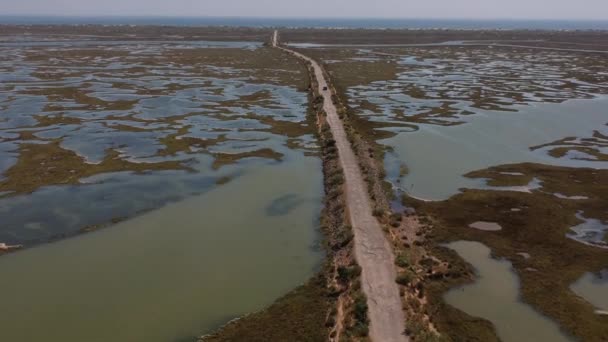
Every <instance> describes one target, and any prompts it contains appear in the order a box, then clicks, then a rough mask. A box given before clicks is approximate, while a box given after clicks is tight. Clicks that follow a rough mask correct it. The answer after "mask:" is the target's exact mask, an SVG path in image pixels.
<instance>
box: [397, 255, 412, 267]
mask: <svg viewBox="0 0 608 342" xmlns="http://www.w3.org/2000/svg"><path fill="white" fill-rule="evenodd" d="M395 264H396V265H397V266H399V267H403V268H406V267H408V266H410V261H409V259H408V258H407V256H406V255H405V254H399V255H398V256H397V257H396V258H395Z"/></svg>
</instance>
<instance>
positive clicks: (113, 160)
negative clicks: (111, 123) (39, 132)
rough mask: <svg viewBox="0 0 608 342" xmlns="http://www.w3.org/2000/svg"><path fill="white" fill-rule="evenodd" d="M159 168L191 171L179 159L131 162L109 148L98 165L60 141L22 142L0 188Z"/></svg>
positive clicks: (18, 189)
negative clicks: (42, 142) (67, 147)
mask: <svg viewBox="0 0 608 342" xmlns="http://www.w3.org/2000/svg"><path fill="white" fill-rule="evenodd" d="M159 170H190V168H188V167H187V166H184V165H183V164H182V163H181V162H178V161H164V162H157V163H134V162H130V161H127V160H124V159H120V157H119V153H118V152H116V151H114V150H109V151H108V153H107V154H106V157H105V158H104V159H103V161H101V162H100V163H99V164H89V163H86V161H85V160H84V158H82V157H80V156H78V155H77V154H76V153H74V152H73V151H70V150H65V149H63V148H61V146H60V142H59V141H54V142H52V143H48V144H29V143H23V144H21V145H20V146H19V159H18V160H17V163H16V164H15V165H13V166H12V167H11V168H10V169H8V170H7V171H6V172H5V176H6V179H5V180H4V181H1V182H0V191H12V192H13V194H17V193H31V192H33V191H35V190H37V189H39V188H41V187H43V186H48V185H59V184H80V181H79V180H80V179H81V178H84V177H89V176H93V175H97V174H101V173H109V172H119V171H132V172H136V173H143V172H146V171H159Z"/></svg>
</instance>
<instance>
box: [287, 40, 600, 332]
mask: <svg viewBox="0 0 608 342" xmlns="http://www.w3.org/2000/svg"><path fill="white" fill-rule="evenodd" d="M311 32H312V31H307V34H313V33H311ZM381 33H385V32H381ZM381 33H370V32H368V33H367V34H368V35H370V36H374V35H376V36H377V40H376V41H374V40H372V39H363V40H364V41H363V40H361V39H359V40H357V39H358V38H354V40H349V39H348V38H346V37H343V36H342V33H337V35H336V36H335V37H333V38H331V39H330V38H327V39H323V38H319V37H320V36H314V37H313V38H311V37H312V36H310V35H309V36H308V38H311V39H310V40H308V41H306V40H305V38H303V37H306V35H305V34H303V33H298V34H296V33H293V34H292V35H291V36H289V34H290V33H286V36H288V38H291V41H292V42H294V43H305V42H314V43H316V44H301V45H300V44H294V46H295V47H296V48H297V49H299V50H300V51H303V52H304V53H306V54H308V55H311V56H314V57H315V58H316V59H318V60H320V61H321V62H322V63H323V64H324V66H325V68H326V70H327V72H328V74H329V75H330V76H331V77H332V81H333V85H334V87H335V88H336V90H337V92H338V94H339V97H340V98H341V99H342V103H344V104H345V105H346V106H347V115H348V116H349V119H350V120H352V121H353V122H355V124H356V128H357V129H358V133H359V134H361V135H362V136H363V137H365V138H366V139H368V140H369V141H372V142H373V143H374V144H376V145H377V146H378V147H379V148H381V149H383V150H384V153H383V155H382V156H381V157H380V159H379V161H380V163H382V164H383V167H384V171H385V172H384V174H385V175H386V177H385V180H386V182H387V183H388V187H387V189H389V192H390V193H389V197H392V198H394V202H403V203H395V204H394V205H393V206H392V207H393V208H397V209H394V210H402V209H401V208H403V206H405V207H406V208H409V209H408V210H410V211H411V210H412V209H414V210H415V211H416V212H417V214H418V215H419V216H420V217H421V218H422V219H423V221H424V222H425V224H426V226H428V227H429V230H428V233H425V234H424V238H425V241H424V242H423V243H422V244H423V245H424V248H425V249H426V250H427V251H429V252H430V253H432V254H435V255H436V256H437V257H438V260H439V261H445V262H448V263H449V264H452V265H466V267H465V266H462V267H465V268H468V270H469V271H463V272H460V271H459V272H455V271H454V272H448V273H447V274H448V275H450V276H452V275H457V276H456V278H451V277H447V276H444V277H441V276H437V275H436V274H432V275H429V276H428V278H427V280H426V281H425V285H424V287H425V293H426V294H428V296H429V297H428V298H429V303H428V306H427V309H426V310H425V314H427V315H428V316H429V318H428V320H430V322H432V325H433V329H437V331H439V333H440V334H441V335H443V337H446V338H449V339H452V340H463V339H465V340H479V339H480V338H482V336H485V337H484V338H487V339H490V335H491V334H490V332H489V331H488V327H490V328H489V329H490V331H491V330H494V333H495V334H497V335H494V336H497V337H495V338H500V339H503V340H518V338H517V337H514V335H510V332H509V331H506V330H504V327H506V326H509V325H510V324H512V323H513V322H511V321H510V320H509V317H508V315H505V314H506V313H507V312H508V311H509V310H511V309H515V306H520V305H524V306H526V309H525V310H526V311H528V312H529V314H531V315H533V316H535V319H537V320H538V321H539V322H540V321H543V322H548V323H547V327H552V328H548V330H547V331H549V330H552V331H551V332H549V334H553V336H557V335H559V336H561V337H560V338H561V339H566V340H568V339H582V340H586V341H587V340H588V341H601V340H602V339H603V338H604V337H605V336H607V335H608V331H607V330H606V326H607V325H606V316H603V315H600V314H598V313H597V308H596V307H597V304H593V300H592V299H590V298H597V296H598V293H602V291H603V295H605V296H608V293H606V292H605V291H606V290H605V286H604V287H602V286H579V287H576V288H577V289H578V292H576V293H575V292H574V291H572V290H571V286H572V284H574V283H576V284H580V283H581V282H584V281H586V280H585V279H586V278H583V277H584V276H585V274H587V272H591V273H593V274H595V273H596V272H600V271H602V270H604V269H605V268H606V267H607V266H608V254H607V253H606V249H605V243H606V234H605V227H606V226H608V216H606V215H607V213H608V203H607V202H606V201H605V198H608V193H607V192H606V188H605V185H606V182H605V180H606V179H608V174H607V173H606V172H607V171H608V164H607V163H606V160H607V159H606V157H607V156H608V150H607V147H608V145H607V144H606V137H607V136H608V117H607V116H606V110H605V108H606V105H607V103H608V102H607V99H608V97H606V95H607V94H608V74H607V73H606V72H605V70H606V67H607V65H606V62H607V61H608V59H606V58H605V56H606V55H605V52H602V51H599V50H602V49H605V47H604V46H603V45H602V44H601V43H600V40H599V37H602V33H597V32H596V33H582V34H581V36H580V37H579V38H580V39H578V40H577V38H576V37H577V35H576V33H564V34H563V35H562V34H557V33H555V34H553V36H552V37H551V38H549V37H546V36H545V37H544V38H543V37H542V36H543V35H544V33H538V32H531V33H529V35H528V36H527V37H526V34H525V33H523V32H509V34H508V35H509V36H510V37H508V38H506V37H502V38H501V37H500V36H501V35H502V33H497V34H496V35H492V34H486V35H485V38H486V39H484V40H483V41H480V39H482V38H481V37H482V36H483V34H482V33H481V32H477V33H471V32H464V33H462V34H461V35H460V38H458V37H459V35H458V33H455V32H445V33H444V32H435V33H436V35H435V36H433V35H432V34H431V33H428V32H422V33H421V34H420V37H415V35H414V34H413V33H411V34H409V35H408V34H407V33H406V34H403V35H402V36H398V35H397V34H396V33H394V34H393V33H392V32H388V33H387V36H386V39H383V38H381V37H380V34H381ZM299 34H302V35H301V36H298V35H299ZM472 35H473V36H474V35H477V36H478V37H473V36H472ZM591 36H593V37H595V38H591ZM328 37H329V35H328ZM366 37H367V36H366ZM408 37H409V38H408ZM442 37H444V38H442ZM447 37H449V39H447ZM603 37H605V33H603ZM288 38H285V39H288ZM317 38H318V39H317ZM360 40H361V41H360ZM516 40H520V41H519V42H517V41H516ZM532 40H534V41H532ZM557 40H561V43H557V42H556V41H557ZM576 42H579V43H581V44H582V45H585V46H579V47H578V48H576V46H575V45H577V44H575V43H576ZM478 222H491V223H493V224H495V225H496V226H493V227H498V226H499V227H501V229H492V230H489V229H486V230H480V229H472V228H471V225H474V224H475V223H478ZM461 240H466V241H476V242H480V243H483V244H484V245H485V246H487V247H488V248H489V250H490V255H491V256H492V257H497V258H503V259H504V260H505V262H510V263H511V266H510V267H507V268H509V269H510V270H509V272H511V270H512V272H514V274H513V276H514V277H515V278H514V279H515V280H513V282H514V285H513V286H514V289H515V290H514V291H515V293H514V294H512V295H510V296H512V298H514V303H516V304H514V306H510V305H504V306H501V307H499V308H494V309H495V310H496V311H493V312H489V311H487V310H486V311H484V310H477V311H476V310H470V309H471V306H470V305H468V306H465V305H459V304H458V303H462V302H463V301H464V302H467V303H468V301H467V300H466V298H467V297H466V296H468V293H469V292H468V291H467V292H464V293H462V296H461V292H459V291H458V290H453V291H450V292H449V293H450V294H449V298H450V300H449V301H448V303H447V304H446V299H444V295H445V293H446V292H447V291H449V290H450V288H452V287H453V286H463V284H465V283H467V282H477V281H479V282H480V283H479V284H477V283H475V285H471V286H477V287H479V286H481V288H483V286H484V285H483V284H484V283H485V282H487V281H492V279H490V280H487V277H488V275H487V274H484V275H482V276H483V277H484V278H483V279H481V280H477V278H476V275H479V274H480V273H479V270H477V272H476V269H477V266H476V265H481V263H485V262H488V261H485V260H482V258H481V257H480V258H478V259H479V260H474V261H475V262H473V261H469V260H468V259H467V261H468V264H467V263H464V264H463V263H462V259H461V257H465V255H464V254H463V255H462V256H461V257H459V256H458V254H457V253H454V252H453V251H452V252H447V251H446V250H445V247H443V244H445V243H461V244H462V243H464V242H458V241H461ZM405 245H406V247H405V248H406V249H407V248H408V247H407V245H408V244H407V243H406V244H405ZM564 253H567V254H568V256H567V257H565V256H564ZM469 257H470V256H469ZM465 259H466V258H465ZM455 267H456V268H458V267H460V266H455ZM452 273H453V274H452ZM421 277H422V278H425V276H424V275H421ZM489 277H492V276H491V275H490V276H489ZM457 278H460V280H458V279H457ZM580 279H582V280H580ZM587 282H588V281H587ZM549 289H550V290H549ZM584 291H587V292H588V293H587V294H586V295H583V294H582V292H584ZM480 293H481V292H480ZM496 295H499V296H500V295H501V294H500V293H498V294H496ZM503 295H505V296H506V295H507V294H506V292H505V293H504V294H503ZM459 296H461V297H459ZM480 296H482V295H481V294H480ZM586 298H587V299H586ZM489 301H491V299H490V298H489V297H487V298H485V302H489ZM479 302H480V303H483V302H484V299H479ZM522 307H523V306H522ZM494 309H492V310H494ZM501 312H502V313H501ZM488 321H491V323H492V324H490V325H488V324H487V322H488ZM492 327H494V328H492ZM496 328H497V329H496ZM519 340H520V339H519Z"/></svg>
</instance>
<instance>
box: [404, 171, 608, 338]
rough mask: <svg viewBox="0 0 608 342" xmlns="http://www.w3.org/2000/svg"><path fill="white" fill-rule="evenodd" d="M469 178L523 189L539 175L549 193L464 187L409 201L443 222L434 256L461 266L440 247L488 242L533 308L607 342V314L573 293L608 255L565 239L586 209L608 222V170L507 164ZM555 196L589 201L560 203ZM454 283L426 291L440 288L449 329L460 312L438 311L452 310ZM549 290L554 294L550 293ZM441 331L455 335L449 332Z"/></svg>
mask: <svg viewBox="0 0 608 342" xmlns="http://www.w3.org/2000/svg"><path fill="white" fill-rule="evenodd" d="M513 174H516V176H513ZM519 174H522V176H518V175H519ZM467 176H468V177H482V178H487V179H489V180H490V181H489V183H490V184H496V185H499V186H512V185H518V184H521V183H524V182H525V181H527V180H529V179H532V178H537V179H539V180H540V181H541V182H542V188H541V189H538V190H534V191H531V192H530V193H522V192H515V191H495V190H473V189H464V190H463V192H462V193H460V194H458V195H455V196H453V197H451V198H450V199H448V200H446V201H442V202H422V201H418V200H415V199H412V198H409V197H405V198H404V202H405V203H406V204H407V205H410V206H412V207H414V208H416V209H417V210H418V211H419V213H421V214H422V215H429V216H430V217H433V218H434V219H436V220H437V222H436V223H435V224H434V229H433V230H432V233H431V234H430V237H429V239H430V242H429V248H431V249H432V250H434V252H435V255H437V256H439V257H440V258H442V259H443V260H448V261H449V262H450V263H453V264H459V263H460V264H461V262H460V261H458V257H457V256H455V255H453V254H451V255H450V254H448V255H446V254H445V253H443V255H442V254H441V253H437V251H438V250H441V249H443V248H442V247H439V246H437V244H441V243H446V242H451V241H457V240H469V241H479V242H482V243H483V244H485V245H487V246H488V247H490V248H491V250H492V254H493V256H495V257H500V258H505V259H507V260H509V261H510V262H511V263H512V265H513V268H514V269H515V271H516V272H517V275H518V276H519V278H520V281H521V295H522V299H523V300H524V301H525V302H526V303H528V304H531V305H532V306H533V307H534V308H535V309H537V310H538V311H540V312H541V313H542V314H543V315H545V316H547V317H549V318H551V319H553V320H555V321H557V322H558V323H560V325H561V327H562V328H563V329H564V330H565V331H567V332H568V333H569V334H571V335H572V336H575V337H578V338H581V339H582V340H585V341H601V340H602V338H603V337H604V336H608V325H607V324H606V317H603V316H599V315H596V314H595V313H594V308H593V306H592V305H591V304H590V303H587V302H586V301H584V300H583V299H582V298H580V297H578V296H577V295H576V294H574V293H573V292H572V291H571V290H570V285H571V284H572V283H574V282H575V281H577V280H578V279H579V278H580V277H581V276H582V275H583V274H585V273H586V272H590V271H591V272H597V271H600V270H602V269H604V268H605V267H606V265H607V264H608V253H606V250H605V249H602V248H599V247H597V246H592V245H587V244H583V243H580V242H578V241H574V240H572V239H569V238H567V237H566V235H567V234H569V232H570V228H571V227H573V226H575V225H577V224H579V223H580V219H578V218H577V213H579V212H582V213H584V214H583V215H584V216H585V217H587V218H595V219H598V220H601V221H603V222H608V211H607V210H606V202H605V198H608V184H606V182H605V181H604V182H603V181H602V180H605V179H608V170H595V169H579V168H566V167H555V166H547V165H541V164H530V163H526V164H515V165H502V166H498V167H493V168H489V169H486V170H480V171H476V172H472V173H469V174H468V175H467ZM554 193H560V194H567V195H569V196H575V195H576V196H585V197H587V199H584V200H571V199H567V198H559V197H556V196H554V195H553V194H554ZM514 209H515V210H514ZM475 221H491V222H496V223H498V224H500V226H501V227H502V228H503V229H502V230H500V231H493V232H488V231H479V230H475V229H470V228H469V227H468V225H469V224H471V223H472V222H475ZM433 246H434V247H433ZM522 252H523V253H527V254H529V255H530V256H531V257H530V258H527V259H526V258H522V257H521V256H520V255H519V254H518V253H522ZM465 278H466V277H465ZM462 281H466V280H464V279H463V280H461V282H462ZM449 283H450V280H446V279H445V278H440V279H439V280H433V281H431V282H430V286H427V287H430V288H431V289H433V288H435V290H431V291H434V294H433V296H432V298H433V301H434V302H436V304H435V307H436V308H437V313H438V317H439V320H440V321H441V322H443V326H444V327H446V328H447V327H450V326H453V325H456V324H458V322H459V321H460V319H461V317H460V315H454V316H453V317H450V316H448V315H444V314H443V312H442V310H439V309H440V308H444V307H445V304H443V303H442V299H441V296H442V291H444V290H445V289H446V288H449V286H447V287H446V284H449ZM456 284H458V282H456ZM549 288H550V289H551V291H547V289H549ZM452 311H453V310H452ZM441 331H442V332H443V331H445V332H446V333H447V334H449V335H450V336H451V334H452V333H451V332H450V331H449V330H444V329H441Z"/></svg>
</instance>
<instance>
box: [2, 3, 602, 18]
mask: <svg viewBox="0 0 608 342" xmlns="http://www.w3.org/2000/svg"><path fill="white" fill-rule="evenodd" d="M0 15H63V16H245V17H308V18H311V17H331V18H339V17H366V18H376V17H382V18H451V19H453V18H462V19H573V20H581V19H591V20H608V0H0Z"/></svg>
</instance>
